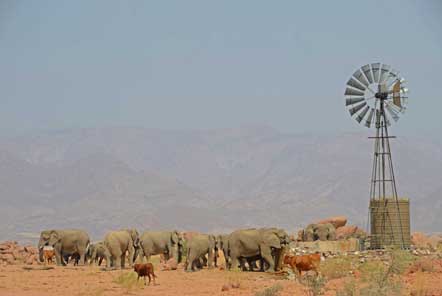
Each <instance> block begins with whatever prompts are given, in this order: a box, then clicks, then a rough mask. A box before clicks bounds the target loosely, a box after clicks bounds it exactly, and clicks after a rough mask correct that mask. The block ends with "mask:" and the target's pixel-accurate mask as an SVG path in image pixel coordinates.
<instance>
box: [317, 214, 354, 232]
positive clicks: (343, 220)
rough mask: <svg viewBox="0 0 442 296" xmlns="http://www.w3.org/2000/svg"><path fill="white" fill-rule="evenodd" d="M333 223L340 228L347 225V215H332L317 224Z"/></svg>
mask: <svg viewBox="0 0 442 296" xmlns="http://www.w3.org/2000/svg"><path fill="white" fill-rule="evenodd" d="M327 223H331V224H333V226H334V227H335V228H336V229H338V228H339V227H343V226H345V224H347V217H345V216H336V217H330V218H327V219H323V220H320V221H318V222H316V224H327Z"/></svg>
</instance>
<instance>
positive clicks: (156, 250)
mask: <svg viewBox="0 0 442 296" xmlns="http://www.w3.org/2000/svg"><path fill="white" fill-rule="evenodd" d="M183 243H184V242H183V239H182V238H181V235H180V234H179V233H178V231H176V230H174V231H145V232H143V234H141V237H140V257H141V261H143V258H144V257H146V259H147V260H148V261H149V259H150V256H152V255H158V254H164V255H165V259H166V260H169V258H170V257H173V258H176V260H177V262H180V260H181V257H182V254H180V253H179V252H180V250H181V251H182V250H183V248H182V245H183ZM180 246H181V247H180Z"/></svg>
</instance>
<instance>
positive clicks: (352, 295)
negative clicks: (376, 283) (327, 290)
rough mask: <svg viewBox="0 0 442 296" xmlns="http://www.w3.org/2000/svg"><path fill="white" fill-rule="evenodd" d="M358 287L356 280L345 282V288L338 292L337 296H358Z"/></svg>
mask: <svg viewBox="0 0 442 296" xmlns="http://www.w3.org/2000/svg"><path fill="white" fill-rule="evenodd" d="M356 295H357V286H356V281H355V279H353V278H352V279H351V280H348V281H346V282H345V284H344V287H343V288H342V289H341V290H338V291H336V296H356Z"/></svg>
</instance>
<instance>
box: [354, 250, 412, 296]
mask: <svg viewBox="0 0 442 296" xmlns="http://www.w3.org/2000/svg"><path fill="white" fill-rule="evenodd" d="M397 258H399V257H395V256H392V257H391V262H390V264H389V265H388V266H386V265H385V264H384V263H383V262H381V261H373V262H367V263H366V264H364V265H363V266H362V267H361V269H360V271H361V275H362V280H363V281H364V282H366V285H365V286H364V287H362V288H361V289H360V295H361V296H390V295H391V296H393V295H402V290H403V289H402V283H401V282H400V280H399V279H397V278H395V277H394V274H395V273H399V272H400V271H401V270H402V267H403V266H402V264H403V262H402V261H401V260H398V259H397ZM395 260H398V261H395Z"/></svg>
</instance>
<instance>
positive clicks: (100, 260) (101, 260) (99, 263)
mask: <svg viewBox="0 0 442 296" xmlns="http://www.w3.org/2000/svg"><path fill="white" fill-rule="evenodd" d="M101 262H103V257H100V259H98V266H101Z"/></svg>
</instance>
